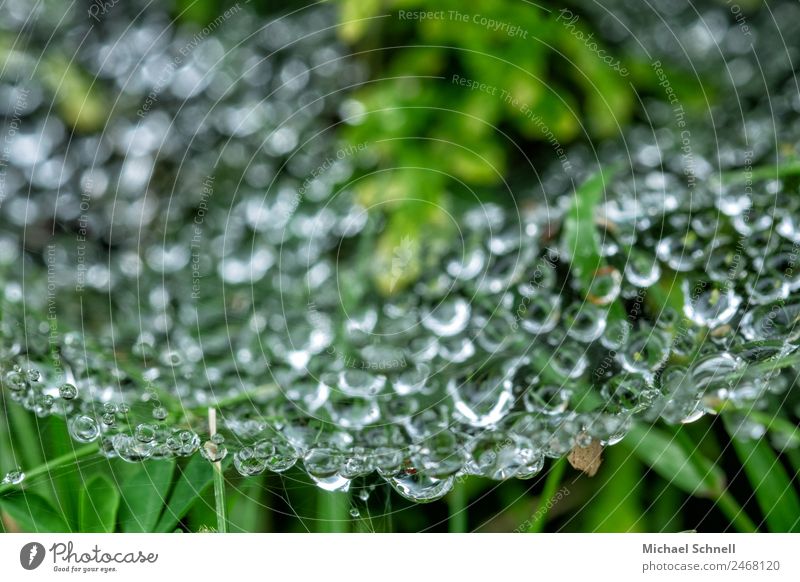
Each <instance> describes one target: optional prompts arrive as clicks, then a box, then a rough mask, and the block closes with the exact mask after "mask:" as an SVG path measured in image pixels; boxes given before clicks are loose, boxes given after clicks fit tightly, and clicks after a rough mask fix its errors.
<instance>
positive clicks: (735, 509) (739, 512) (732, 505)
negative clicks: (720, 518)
mask: <svg viewBox="0 0 800 582" xmlns="http://www.w3.org/2000/svg"><path fill="white" fill-rule="evenodd" d="M714 501H715V502H716V504H717V507H719V509H720V511H722V513H724V514H725V517H727V518H728V519H729V520H730V522H731V523H732V524H733V525H735V526H736V529H737V531H738V532H739V533H757V532H758V527H757V526H756V524H755V523H753V520H752V519H750V517H749V516H748V515H747V514H746V513H745V512H744V509H742V507H741V506H740V505H739V503H738V502H737V501H736V499H734V498H733V495H731V494H730V493H729V492H728V490H727V489H725V490H723V491H722V493H720V494H719V495H718V496H717V497H716V498H715V499H714Z"/></svg>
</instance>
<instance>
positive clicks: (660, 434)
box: [621, 425, 724, 497]
mask: <svg viewBox="0 0 800 582" xmlns="http://www.w3.org/2000/svg"><path fill="white" fill-rule="evenodd" d="M621 444H622V445H623V446H625V447H627V448H628V449H629V450H630V451H631V452H632V453H633V454H634V455H636V456H637V457H638V458H639V459H640V460H641V461H642V462H643V463H645V464H646V465H648V466H649V467H651V468H652V469H653V470H654V471H655V472H656V473H658V474H659V475H661V477H663V478H664V479H666V480H667V481H669V482H670V483H672V484H673V485H674V486H675V487H678V488H679V489H681V490H683V491H685V492H686V493H689V494H690V495H697V496H701V497H716V496H717V495H719V493H720V484H721V483H723V482H724V476H723V475H722V473H721V471H720V470H719V468H717V467H716V466H715V465H713V463H711V462H710V461H708V460H707V459H704V460H703V462H698V456H699V455H698V454H694V455H693V454H692V453H691V452H689V451H686V450H685V449H684V448H683V447H682V446H681V444H680V443H679V442H678V441H677V440H676V439H675V438H674V437H673V436H672V435H670V434H669V433H667V432H665V431H663V430H661V429H659V428H655V427H643V426H641V425H634V426H633V427H632V428H631V431H630V433H628V435H627V436H626V437H625V439H623V441H622V443H621Z"/></svg>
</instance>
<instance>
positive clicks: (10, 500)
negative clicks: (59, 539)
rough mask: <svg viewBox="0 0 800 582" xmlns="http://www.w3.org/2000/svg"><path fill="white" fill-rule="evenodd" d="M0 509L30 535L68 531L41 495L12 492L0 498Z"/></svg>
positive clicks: (65, 524)
mask: <svg viewBox="0 0 800 582" xmlns="http://www.w3.org/2000/svg"><path fill="white" fill-rule="evenodd" d="M0 509H2V510H3V511H5V512H6V513H7V514H8V515H9V517H11V519H13V520H14V521H15V522H16V523H17V525H19V527H20V528H22V529H23V530H24V531H26V532H30V533H66V532H68V531H70V529H69V526H68V525H67V522H66V521H65V520H64V518H63V517H62V516H61V514H60V513H59V512H58V510H56V508H55V507H53V506H52V505H51V504H50V502H49V501H47V500H46V499H45V498H44V497H42V496H41V495H38V494H36V493H32V492H30V491H27V492H26V491H14V492H13V493H4V494H3V495H1V496H0Z"/></svg>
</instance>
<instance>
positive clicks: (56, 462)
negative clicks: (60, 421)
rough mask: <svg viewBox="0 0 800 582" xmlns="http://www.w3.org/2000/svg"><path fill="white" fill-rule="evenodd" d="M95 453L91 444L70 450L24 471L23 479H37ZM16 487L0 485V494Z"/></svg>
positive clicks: (95, 448)
mask: <svg viewBox="0 0 800 582" xmlns="http://www.w3.org/2000/svg"><path fill="white" fill-rule="evenodd" d="M96 452H97V444H96V443H92V444H88V445H84V446H82V447H79V448H77V449H73V450H71V451H70V452H69V453H65V454H63V455H61V456H58V457H56V458H54V459H50V460H49V461H47V462H45V463H42V464H41V465H39V466H38V467H36V468H34V469H31V470H30V471H25V479H26V480H28V479H32V478H34V477H38V476H39V475H44V474H46V473H49V472H50V471H52V470H53V469H55V468H57V467H60V466H61V465H66V464H67V463H72V462H75V461H77V460H78V459H82V458H83V457H88V456H89V455H92V454H94V453H96ZM14 487H16V485H13V484H11V483H7V484H5V485H0V493H4V492H5V491H7V490H8V489H13V488H14Z"/></svg>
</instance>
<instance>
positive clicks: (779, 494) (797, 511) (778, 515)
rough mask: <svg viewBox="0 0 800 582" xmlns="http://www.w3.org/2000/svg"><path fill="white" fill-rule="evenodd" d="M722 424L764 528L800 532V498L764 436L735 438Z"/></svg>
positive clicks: (731, 431)
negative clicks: (755, 438) (746, 438)
mask: <svg viewBox="0 0 800 582" xmlns="http://www.w3.org/2000/svg"><path fill="white" fill-rule="evenodd" d="M725 425H726V428H727V430H728V434H730V435H731V440H732V441H733V448H734V449H735V450H736V454H737V455H738V457H739V460H740V461H741V463H742V467H744V471H745V473H746V474H747V478H748V479H749V481H750V484H751V486H752V487H753V491H754V492H755V497H756V501H757V502H758V505H759V507H760V508H761V512H762V513H763V514H764V521H765V522H766V524H767V527H769V529H770V531H772V532H774V533H791V532H800V498H798V495H797V491H796V490H795V486H793V485H792V479H790V478H789V475H788V474H787V473H786V469H784V467H783V465H782V464H781V461H780V459H779V458H778V456H777V455H776V454H775V452H774V451H773V450H772V447H770V446H769V444H768V443H767V441H765V440H764V439H759V440H749V439H748V440H745V439H739V438H736V434H735V433H736V430H735V429H733V428H732V427H731V426H730V425H729V423H728V422H726V423H725ZM795 478H796V477H795Z"/></svg>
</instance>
